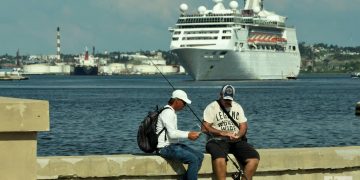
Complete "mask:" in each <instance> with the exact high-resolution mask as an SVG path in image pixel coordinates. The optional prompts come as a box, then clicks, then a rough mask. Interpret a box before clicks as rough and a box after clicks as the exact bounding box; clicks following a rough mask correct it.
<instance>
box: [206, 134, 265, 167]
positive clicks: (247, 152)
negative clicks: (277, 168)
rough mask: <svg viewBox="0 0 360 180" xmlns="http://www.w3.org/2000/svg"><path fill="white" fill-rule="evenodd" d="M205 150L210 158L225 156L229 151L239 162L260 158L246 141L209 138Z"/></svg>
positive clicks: (243, 163) (244, 162)
mask: <svg viewBox="0 0 360 180" xmlns="http://www.w3.org/2000/svg"><path fill="white" fill-rule="evenodd" d="M206 152H208V153H210V154H211V159H212V160H215V159H217V158H225V159H226V160H227V154H228V153H231V154H233V155H234V156H235V158H236V159H237V160H238V162H239V163H241V164H242V165H245V164H246V160H247V159H254V158H255V159H260V155H259V153H258V152H257V151H256V150H255V149H254V148H253V147H252V146H251V145H250V144H248V143H247V142H245V141H238V142H229V141H226V140H215V139H212V140H209V141H208V143H207V144H206Z"/></svg>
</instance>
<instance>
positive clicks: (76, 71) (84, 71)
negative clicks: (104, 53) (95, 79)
mask: <svg viewBox="0 0 360 180" xmlns="http://www.w3.org/2000/svg"><path fill="white" fill-rule="evenodd" d="M76 60H77V63H76V64H75V66H74V68H73V70H72V72H71V75H98V69H99V68H98V64H97V58H96V57H94V55H91V54H89V51H88V49H87V48H86V49H85V54H81V55H80V56H79V57H78V58H76Z"/></svg>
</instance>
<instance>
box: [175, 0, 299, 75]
mask: <svg viewBox="0 0 360 180" xmlns="http://www.w3.org/2000/svg"><path fill="white" fill-rule="evenodd" d="M213 2H214V3H215V5H214V6H213V8H212V9H207V8H206V7H205V6H200V7H198V8H197V11H196V12H195V13H188V5H187V4H181V5H180V11H181V14H180V17H179V19H178V20H177V23H176V24H175V26H174V27H170V28H169V31H170V32H171V33H172V40H171V44H170V50H171V52H172V53H173V54H174V55H175V56H176V58H177V59H178V61H179V62H180V64H181V65H182V66H183V67H184V68H185V70H186V71H187V73H189V74H190V75H191V76H192V77H193V79H195V80H247V79H248V80H253V79H255V80H256V79H259V80H262V79H296V78H297V76H298V74H299V71H300V52H299V48H298V41H297V37H296V29H295V28H294V27H288V26H286V24H285V21H286V19H287V18H286V17H284V16H280V15H278V14H276V13H274V12H270V11H267V10H265V8H264V5H263V0H244V7H243V9H240V8H239V4H238V2H237V1H234V0H233V1H229V5H228V8H227V7H225V5H224V3H223V0H213Z"/></svg>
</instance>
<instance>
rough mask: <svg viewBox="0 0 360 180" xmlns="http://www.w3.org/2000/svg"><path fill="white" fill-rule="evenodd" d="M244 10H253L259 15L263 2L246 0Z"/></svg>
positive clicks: (260, 0)
mask: <svg viewBox="0 0 360 180" xmlns="http://www.w3.org/2000/svg"><path fill="white" fill-rule="evenodd" d="M244 9H245V10H253V11H254V12H255V13H259V12H260V11H261V10H263V1H262V0H246V1H245V7H244Z"/></svg>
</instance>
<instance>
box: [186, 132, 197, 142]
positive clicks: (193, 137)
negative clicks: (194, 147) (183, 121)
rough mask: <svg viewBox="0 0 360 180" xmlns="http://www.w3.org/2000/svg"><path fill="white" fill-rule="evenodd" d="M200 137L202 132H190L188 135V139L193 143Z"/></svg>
mask: <svg viewBox="0 0 360 180" xmlns="http://www.w3.org/2000/svg"><path fill="white" fill-rule="evenodd" d="M199 137H200V132H195V131H190V132H189V134H188V138H189V139H190V140H193V141H194V140H196V139H197V138H199Z"/></svg>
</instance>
